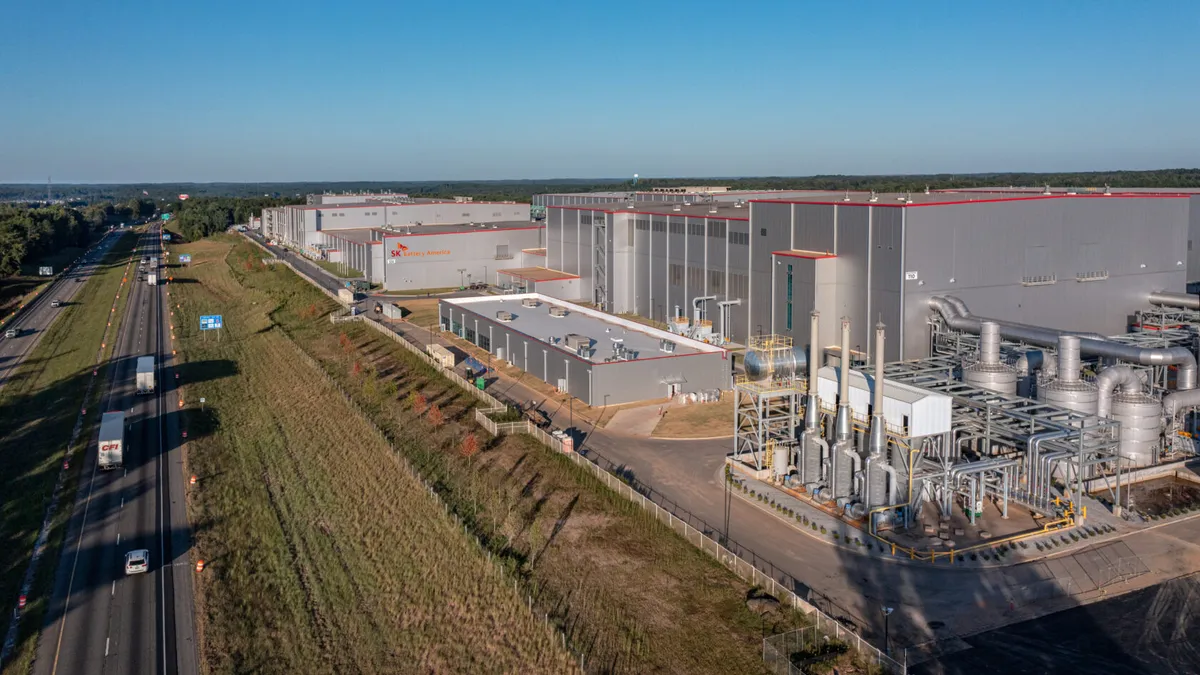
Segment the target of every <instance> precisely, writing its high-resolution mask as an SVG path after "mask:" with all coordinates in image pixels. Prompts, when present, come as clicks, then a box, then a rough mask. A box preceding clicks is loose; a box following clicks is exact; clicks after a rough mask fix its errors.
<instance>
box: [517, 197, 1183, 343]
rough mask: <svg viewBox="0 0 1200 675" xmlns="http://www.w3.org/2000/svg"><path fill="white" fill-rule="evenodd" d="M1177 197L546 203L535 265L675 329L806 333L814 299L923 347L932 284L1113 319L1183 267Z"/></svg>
mask: <svg viewBox="0 0 1200 675" xmlns="http://www.w3.org/2000/svg"><path fill="white" fill-rule="evenodd" d="M669 196H673V195H669ZM722 196H725V195H722ZM1190 199H1195V198H1189V196H1188V195H1184V194H1154V195H1142V194H1125V193H1122V194H1108V195H1105V194H1070V195H1068V194H1050V195H1042V194H1034V195H1030V194H1002V193H1001V194H996V193H986V194H985V193H965V192H964V193H932V194H913V195H906V194H899V195H897V194H887V195H883V194H881V195H875V194H872V193H841V192H838V193H814V192H808V193H805V194H804V196H803V197H802V198H789V199H781V198H778V196H776V198H775V199H763V200H749V201H742V200H740V199H735V200H734V201H733V202H732V203H731V202H729V201H718V200H716V199H712V200H710V201H708V202H707V203H700V204H697V203H693V202H690V201H686V202H636V201H635V202H629V201H623V202H604V203H598V204H595V205H585V206H556V205H553V204H551V205H550V206H549V208H548V216H547V220H546V250H547V264H546V266H547V267H549V268H552V269H556V270H562V271H563V272H566V273H568V274H575V275H578V276H579V277H580V282H579V287H580V289H581V291H582V293H584V294H585V295H586V297H589V298H591V299H592V300H593V301H594V302H596V303H597V304H598V305H599V306H600V307H602V308H604V309H606V310H608V311H611V312H614V313H622V312H635V313H637V314H639V315H642V316H646V317H649V318H652V319H656V320H659V321H667V322H672V323H674V321H673V320H674V319H675V318H676V317H677V316H679V315H682V316H683V317H687V318H692V319H695V318H696V317H697V315H699V318H700V322H695V321H693V322H692V325H691V326H690V327H688V328H687V329H686V330H689V331H691V332H692V333H693V334H695V332H696V328H697V323H699V324H701V325H702V327H703V328H704V330H705V332H706V333H707V334H708V335H712V336H718V338H717V339H718V341H724V340H732V341H733V342H738V343H745V342H746V341H747V339H748V338H749V336H752V335H757V334H782V335H788V336H791V337H792V338H793V339H794V341H795V344H796V345H798V346H799V345H805V344H808V342H809V335H808V330H809V328H808V322H807V321H806V320H805V317H807V315H808V312H809V311H811V310H813V309H817V310H819V311H820V312H821V313H822V315H823V316H829V317H842V316H846V317H849V318H850V319H851V322H852V326H853V330H854V332H853V335H852V348H853V349H854V350H855V351H858V352H861V353H862V354H864V355H866V356H868V357H869V356H870V352H871V349H872V347H871V340H870V339H869V337H870V336H869V335H868V330H869V327H870V326H871V325H873V324H874V323H875V322H876V321H878V320H880V319H882V321H883V322H884V323H885V324H887V325H888V326H890V327H892V328H891V330H890V332H891V335H893V336H894V337H893V339H891V340H888V342H887V347H886V352H887V353H886V355H885V357H886V359H887V360H894V359H898V358H918V357H924V356H926V355H928V351H929V350H928V342H929V331H928V329H927V321H928V317H929V315H930V309H929V305H928V299H929V298H930V297H932V296H935V295H939V294H953V295H955V296H956V297H958V298H961V299H962V300H963V301H965V302H966V303H967V304H968V305H970V306H971V308H972V309H973V310H974V311H977V312H979V313H981V314H983V315H987V316H1003V317H1006V318H1008V319H1010V320H1013V321H1018V322H1023V323H1030V324H1038V325H1049V326H1061V327H1069V328H1070V329H1072V330H1078V331H1092V332H1096V333H1099V334H1112V333H1121V332H1124V331H1125V329H1126V326H1127V323H1128V320H1129V317H1130V316H1131V315H1132V314H1133V313H1134V312H1135V311H1136V310H1138V309H1141V308H1143V307H1144V306H1145V303H1146V298H1147V297H1148V295H1149V294H1150V292H1152V291H1156V290H1167V291H1183V290H1184V289H1185V286H1186V283H1187V281H1188V280H1189V279H1190V278H1196V277H1197V272H1198V270H1197V269H1194V268H1195V267H1196V266H1197V265H1198V264H1200V259H1197V258H1192V257H1189V248H1190V246H1189V244H1190V242H1191V237H1189V218H1191V220H1192V221H1196V220H1197V219H1198V217H1200V209H1190V208H1189V201H1190ZM541 201H543V202H546V203H552V202H553V201H554V200H553V199H549V198H543V199H541ZM1192 211H1195V212H1196V213H1192ZM1192 225H1200V223H1192ZM1189 264H1191V265H1192V267H1193V269H1189ZM676 325H678V324H676ZM823 326H825V329H823V330H822V335H821V336H820V341H821V343H823V344H824V345H826V346H828V345H832V344H833V343H834V342H836V336H835V335H834V332H833V331H834V330H836V329H835V324H834V322H833V321H827V322H825V323H824V324H823Z"/></svg>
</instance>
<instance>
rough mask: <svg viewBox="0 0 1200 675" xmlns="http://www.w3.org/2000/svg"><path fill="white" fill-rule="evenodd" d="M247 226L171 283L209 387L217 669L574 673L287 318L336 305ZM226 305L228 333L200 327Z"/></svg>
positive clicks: (208, 524)
mask: <svg viewBox="0 0 1200 675" xmlns="http://www.w3.org/2000/svg"><path fill="white" fill-rule="evenodd" d="M234 241H236V240H233V239H230V238H224V237H222V238H219V239H218V240H216V241H204V242H199V243H196V244H189V245H186V246H179V247H177V249H178V250H180V251H181V252H186V253H192V255H193V259H194V260H196V261H197V262H205V261H209V262H211V263H212V264H203V265H201V264H195V263H194V264H193V265H192V266H191V267H190V268H187V269H180V270H176V274H175V276H176V279H177V281H184V280H185V277H191V278H193V279H194V281H196V282H198V283H177V284H175V285H173V286H172V298H173V299H178V300H179V302H180V303H181V304H182V307H180V308H178V309H176V310H175V312H176V314H177V316H178V318H179V320H178V321H177V323H176V325H177V326H181V333H180V335H179V337H180V341H181V345H182V351H181V353H182V354H183V355H184V356H185V357H186V359H187V361H188V364H189V367H190V368H192V369H193V371H194V372H195V373H196V375H193V376H192V380H193V382H192V383H191V384H188V383H186V382H185V386H186V391H185V395H186V398H187V400H189V401H195V400H197V398H198V397H200V396H204V397H205V398H206V399H207V400H208V404H207V409H206V412H205V414H200V413H199V412H198V411H196V410H195V409H192V410H191V419H190V420H189V422H188V427H189V429H194V430H195V431H194V432H193V434H192V436H193V438H194V439H196V440H193V441H192V442H190V443H189V447H188V463H189V467H188V470H189V471H190V472H192V473H195V474H197V475H198V476H200V485H201V489H200V490H198V491H194V492H193V493H192V495H191V498H190V500H189V508H190V511H191V515H192V519H193V522H194V524H195V528H196V532H197V550H198V554H199V555H200V556H201V557H203V558H205V559H206V560H207V561H208V562H209V567H208V569H207V571H206V573H205V574H204V575H203V576H202V577H200V578H199V579H200V581H199V583H198V586H197V594H198V606H199V612H200V615H201V616H200V620H201V624H202V654H203V660H204V666H205V670H206V672H278V673H317V672H322V673H323V672H564V671H569V670H571V664H572V663H573V660H572V658H571V657H570V655H569V654H568V653H567V652H566V651H565V650H563V649H562V648H561V646H560V645H558V644H557V642H556V640H558V638H557V637H556V636H555V635H554V634H553V633H552V632H551V631H549V630H548V629H547V628H546V626H545V625H544V624H543V623H542V622H541V621H540V620H539V619H536V618H534V617H533V615H532V614H530V612H529V611H528V610H527V608H526V607H525V606H524V598H523V596H522V595H521V594H520V593H519V592H518V591H516V590H514V588H513V586H512V582H511V581H510V580H508V579H506V578H505V577H504V576H503V575H502V574H501V573H500V572H499V571H498V570H497V568H496V567H495V566H493V565H491V564H489V563H488V561H487V558H486V556H485V555H484V553H483V552H482V551H481V550H480V549H479V548H478V546H477V545H476V544H475V543H474V540H473V539H472V538H470V537H468V536H466V535H465V534H464V533H463V531H462V530H461V529H460V528H458V526H457V525H456V524H455V522H454V521H453V520H452V519H451V518H450V517H448V516H446V515H445V514H444V513H443V512H442V510H441V508H440V507H439V506H438V505H437V503H436V502H435V500H434V499H433V498H431V497H430V496H429V495H428V493H426V492H425V491H424V488H423V487H422V486H421V485H420V484H419V483H418V482H417V481H416V480H414V479H413V478H412V477H411V476H410V475H409V474H408V473H407V472H406V470H405V469H404V468H403V467H402V465H401V463H400V462H399V461H398V460H397V458H396V456H395V455H394V454H393V452H392V450H391V448H390V447H389V446H388V444H387V443H386V442H385V441H383V440H382V439H380V438H379V437H378V436H377V435H376V434H375V432H374V430H373V428H372V427H371V426H370V425H369V424H367V423H366V422H364V421H363V420H361V419H360V418H358V417H357V416H356V415H355V414H354V413H353V412H352V410H351V408H350V407H349V405H348V404H347V403H346V402H345V400H344V399H343V398H342V396H341V395H340V394H339V393H338V392H337V390H336V389H335V388H334V387H333V386H332V385H330V384H328V383H327V382H326V380H325V379H324V377H323V376H322V375H321V374H320V373H319V372H317V371H315V370H313V369H312V367H311V366H309V365H307V363H306V362H305V361H303V360H302V359H301V358H300V357H299V354H298V352H297V347H296V345H295V343H294V342H293V341H292V339H291V338H290V337H289V336H288V335H287V334H285V332H284V331H282V330H280V326H279V324H284V325H286V326H287V327H288V328H289V330H291V331H295V333H296V335H298V336H300V337H301V338H303V337H304V336H312V335H325V336H328V335H330V331H331V330H332V326H330V324H329V323H328V321H327V320H326V319H325V318H324V313H325V312H327V311H328V310H329V309H331V308H332V305H331V303H329V301H327V300H326V299H325V298H324V296H322V295H320V294H319V293H317V292H316V291H315V290H313V289H311V288H310V287H309V286H308V285H307V284H305V283H303V282H302V281H300V280H299V279H298V277H296V276H295V275H293V274H292V273H291V272H290V271H289V270H287V269H286V268H283V267H279V268H274V269H270V268H266V267H265V266H263V265H262V264H261V262H258V258H259V257H261V256H259V255H257V254H256V253H255V252H254V250H253V249H251V248H249V245H247V244H242V245H241V246H239V247H238V248H236V249H234V248H233V242H234ZM231 249H232V250H233V253H232V254H231V255H229V256H228V258H226V254H227V253H229V252H230V251H231ZM222 259H227V260H228V264H224V263H222V262H220V261H221V260H222ZM215 308H220V310H221V311H222V312H223V313H224V315H225V325H226V328H225V332H226V335H225V336H224V337H223V339H222V340H221V341H220V342H217V341H216V340H213V339H211V338H209V339H208V340H205V339H204V338H203V337H201V336H199V335H198V334H197V331H196V318H197V315H198V314H199V313H201V312H204V313H207V312H209V311H213V310H214V309H215ZM329 339H330V340H332V341H333V346H334V349H337V348H338V346H337V343H336V338H333V337H330V338H329ZM229 363H233V364H236V368H237V373H236V374H234V375H229V374H228V372H227V371H228V364H229ZM221 364H226V365H224V366H222V365H221ZM222 375H224V376H222ZM206 377H210V378H212V379H205V378H206ZM447 407H452V406H451V404H450V403H449V402H448V404H447Z"/></svg>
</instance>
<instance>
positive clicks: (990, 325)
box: [979, 321, 1000, 365]
mask: <svg viewBox="0 0 1200 675" xmlns="http://www.w3.org/2000/svg"><path fill="white" fill-rule="evenodd" d="M979 362H980V363H987V364H990V365H995V364H997V363H1000V326H999V325H997V324H996V322H995V321H981V322H980V323H979Z"/></svg>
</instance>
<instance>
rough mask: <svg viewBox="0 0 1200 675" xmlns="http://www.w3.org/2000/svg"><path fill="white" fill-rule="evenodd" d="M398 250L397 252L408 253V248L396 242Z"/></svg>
mask: <svg viewBox="0 0 1200 675" xmlns="http://www.w3.org/2000/svg"><path fill="white" fill-rule="evenodd" d="M396 250H397V251H407V250H408V247H407V246H405V245H404V244H401V243H400V242H396Z"/></svg>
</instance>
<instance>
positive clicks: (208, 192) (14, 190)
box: [0, 169, 1200, 206]
mask: <svg viewBox="0 0 1200 675" xmlns="http://www.w3.org/2000/svg"><path fill="white" fill-rule="evenodd" d="M1047 183H1049V184H1050V185H1052V186H1055V187H1097V188H1098V187H1103V186H1104V185H1105V184H1108V185H1111V186H1113V187H1141V188H1182V187H1200V169H1159V170H1154V171H1093V172H1073V173H1030V172H1009V173H996V172H993V173H977V174H923V175H877V176H844V175H818V176H762V177H730V176H725V177H722V176H710V177H700V176H693V177H689V178H657V179H642V180H639V181H638V182H637V185H636V189H649V188H652V187H672V186H680V185H727V186H729V187H731V188H733V189H736V190H834V191H837V190H876V191H878V192H917V191H919V190H923V189H925V187H926V186H929V187H930V188H932V189H935V190H937V189H952V188H971V187H992V186H1010V185H1011V186H1023V187H1041V186H1042V185H1045V184H1047ZM630 189H635V186H634V183H633V180H632V178H594V179H540V180H490V181H407V182H392V181H357V182H311V181H307V182H295V183H159V184H154V185H146V186H141V185H56V186H51V191H50V192H51V198H52V199H54V200H62V201H65V202H67V203H68V204H69V205H78V206H83V205H86V204H94V203H98V202H111V203H114V204H118V203H126V202H127V201H128V200H132V199H139V198H143V197H149V198H150V200H153V202H154V203H156V204H159V205H160V206H161V205H162V204H166V203H171V202H179V195H180V194H187V195H189V197H190V199H189V200H188V201H187V202H183V203H185V204H190V203H200V202H202V201H204V200H208V199H215V198H229V197H240V198H246V199H253V200H263V201H269V200H279V201H281V202H284V201H286V202H287V203H302V200H303V198H304V195H307V194H313V193H322V192H401V193H405V194H408V195H411V196H413V197H453V196H457V195H462V196H467V197H474V198H475V199H477V200H480V201H489V200H494V201H520V202H527V201H529V200H530V198H531V197H533V195H536V194H540V193H544V192H590V191H595V190H630ZM143 191H144V192H145V193H146V194H143ZM45 199H46V187H45V186H38V185H28V184H26V185H0V201H26V202H30V201H33V202H38V201H44V200H45Z"/></svg>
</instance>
